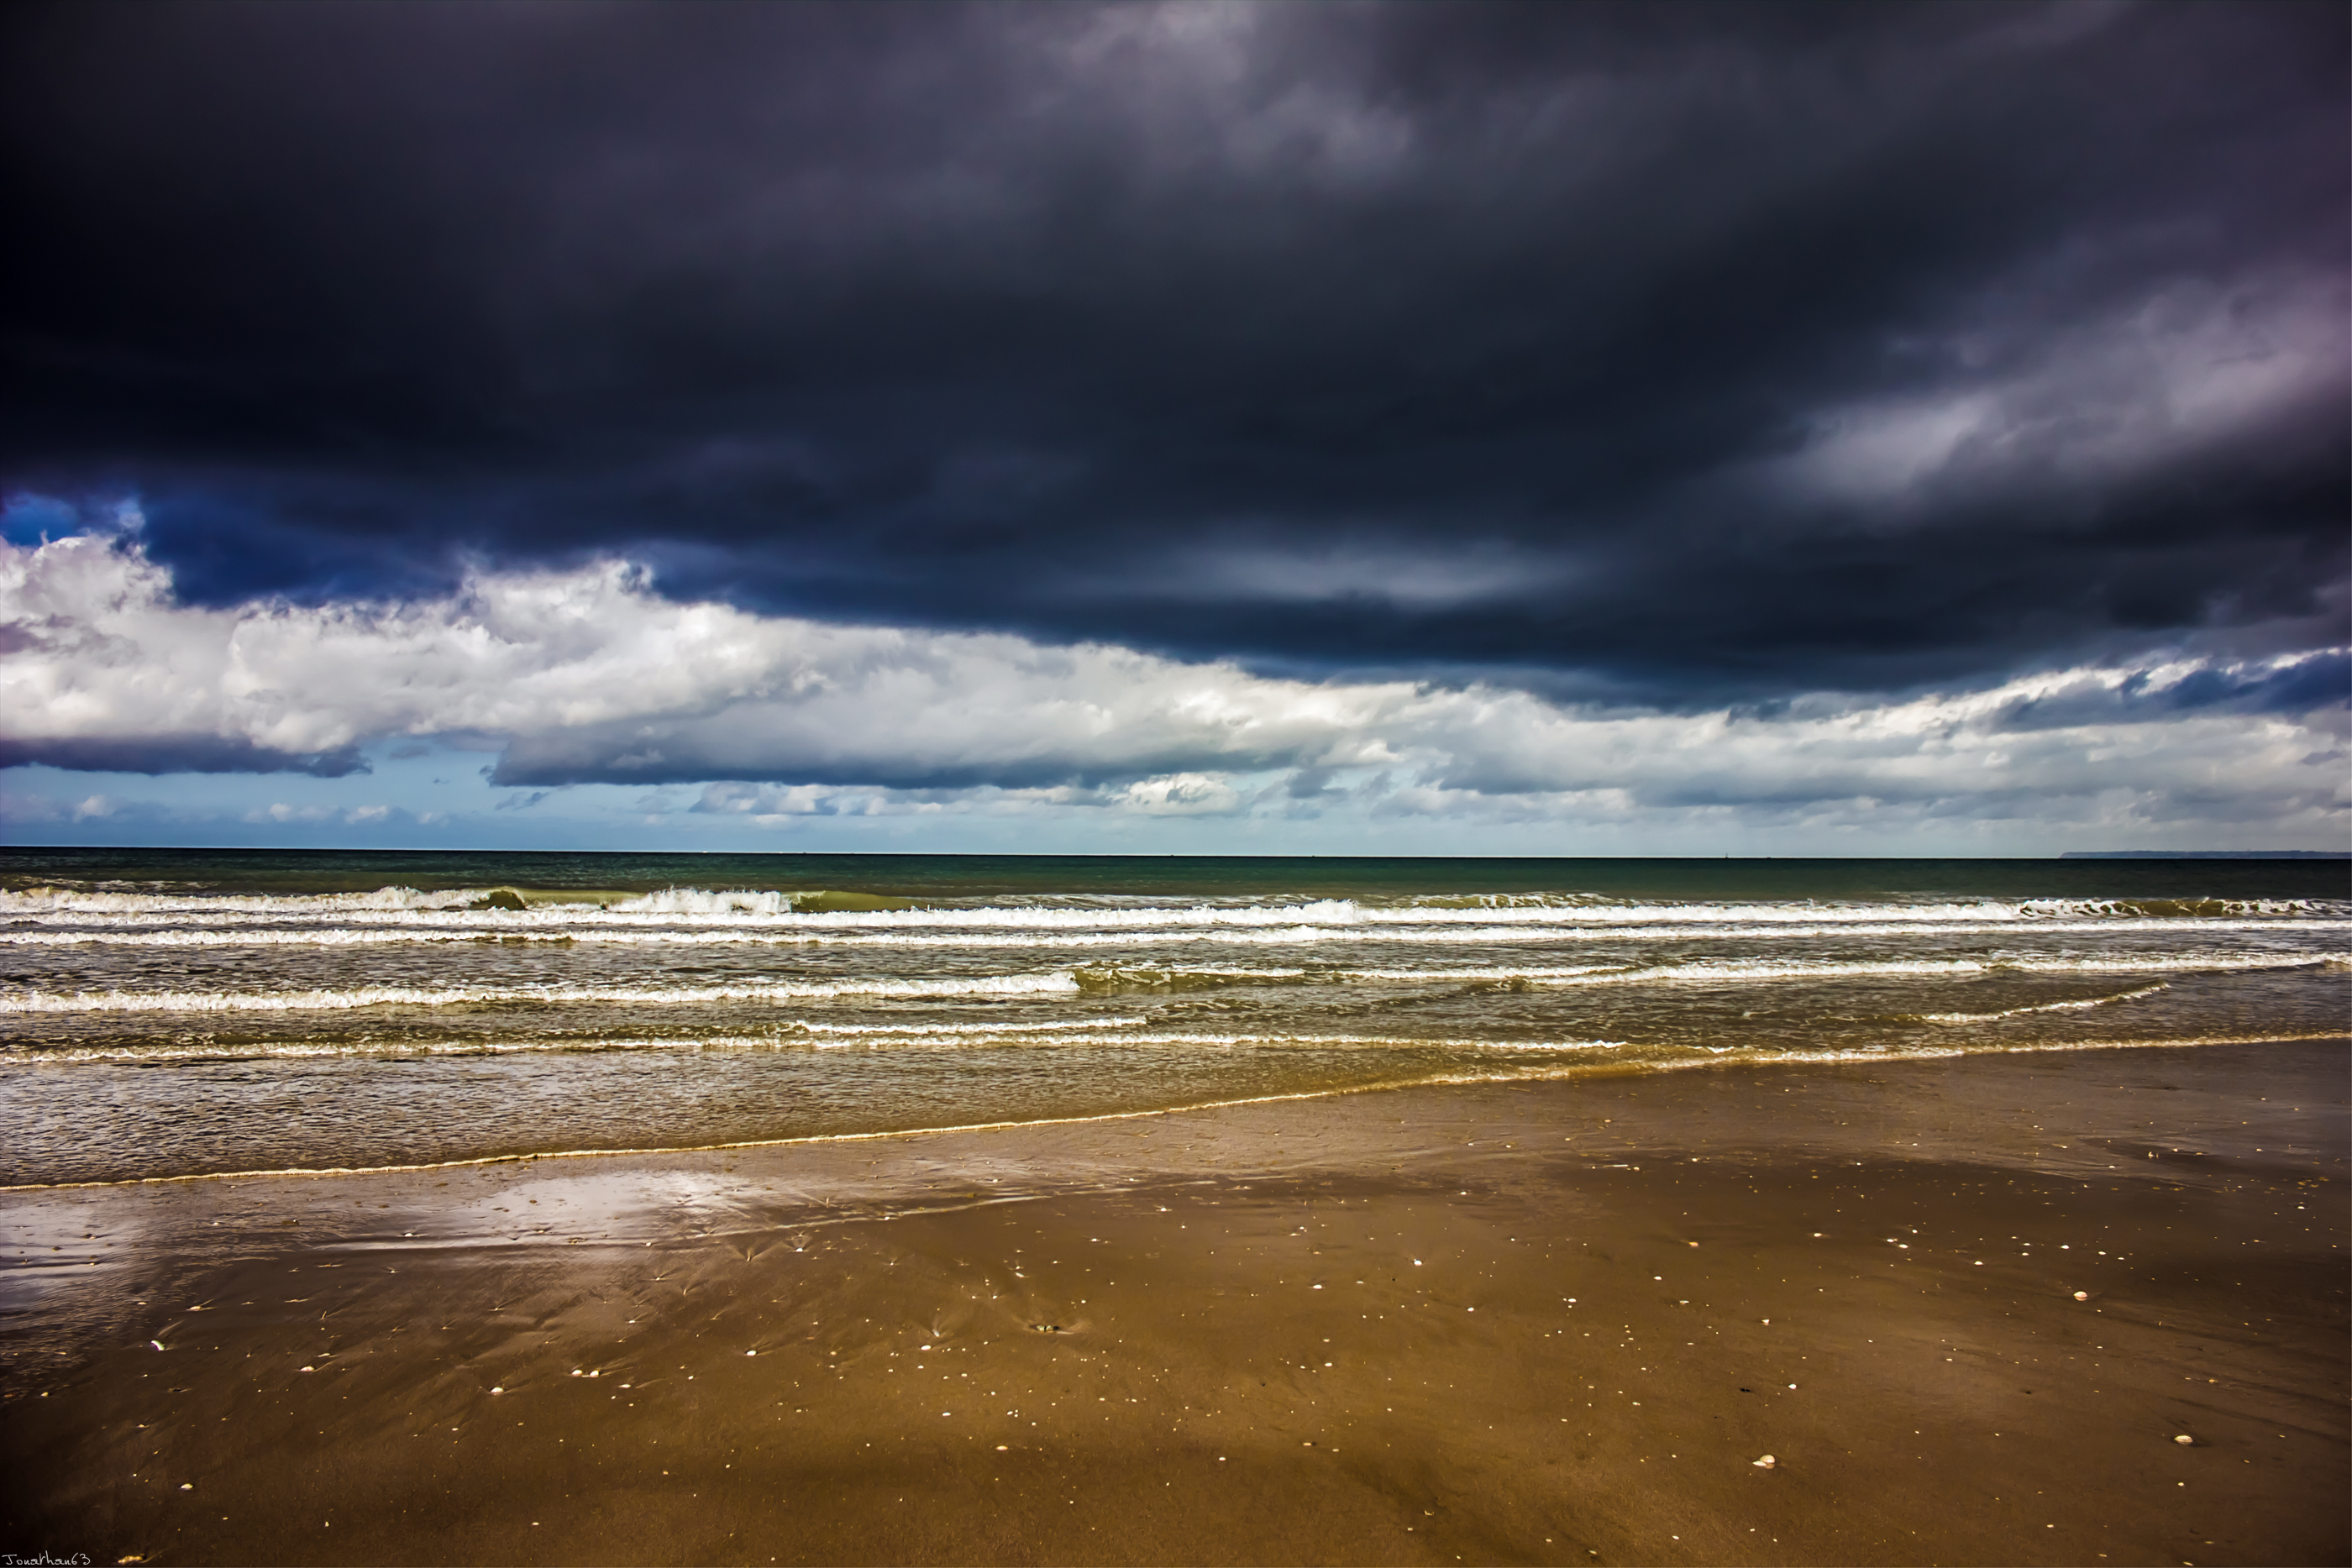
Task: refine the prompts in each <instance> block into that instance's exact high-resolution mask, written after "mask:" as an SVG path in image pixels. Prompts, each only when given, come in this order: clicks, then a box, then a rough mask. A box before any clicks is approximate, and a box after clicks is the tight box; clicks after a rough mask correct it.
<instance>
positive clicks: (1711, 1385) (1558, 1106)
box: [0, 1037, 2352, 1563]
mask: <svg viewBox="0 0 2352 1568" xmlns="http://www.w3.org/2000/svg"><path fill="white" fill-rule="evenodd" d="M2346 1060H2347V1051H2346V1048H2345V1046H2344V1045H2343V1044H2342V1043H2341V1042H2340V1037H2338V1039H2337V1040H2335V1041H2331V1042H2325V1043H2323V1042H2312V1041H2305V1042H2301V1043H2287V1044H2273V1045H2267V1046H2259V1047H2258V1046H2205V1047H2201V1048H2200V1049H2199V1050H2198V1051H2180V1050H2178V1049H2171V1048H2147V1047H2115V1046H2104V1047H2097V1048H2091V1047H2082V1046H2073V1047H2069V1048H2068V1049H2065V1050H2063V1051H2024V1052H1999V1053H1974V1054H1962V1055H1957V1056H1946V1057H1936V1058H1922V1059H1912V1060H1906V1061H1880V1062H1874V1063H1872V1062H1852V1061H1849V1062H1843V1063H1835V1064H1832V1063H1817V1064H1812V1065H1813V1071H1809V1072H1804V1073H1797V1074H1790V1073H1783V1072H1778V1071H1774V1069H1776V1068H1777V1067H1779V1066H1780V1065H1783V1064H1781V1063H1754V1062H1742V1063H1705V1064H1701V1065H1706V1066H1708V1067H1709V1068H1711V1069H1712V1071H1707V1072H1703V1073H1702V1072H1684V1071H1674V1072H1635V1073H1613V1074H1598V1073H1596V1074H1588V1075H1584V1076H1580V1077H1575V1078H1568V1079H1549V1080H1520V1081H1516V1082H1486V1083H1478V1084H1470V1085H1450V1086H1449V1085H1436V1086H1431V1085H1423V1086H1413V1087H1406V1088H1394V1089H1385V1090H1381V1091H1380V1092H1369V1091H1366V1092H1351V1093H1349V1094H1345V1095H1340V1096H1328V1095H1320V1094H1318V1095H1316V1096H1314V1097H1312V1098H1309V1099H1306V1100H1291V1099H1286V1100H1278V1101H1255V1102H1244V1103H1240V1104H1237V1105H1224V1106H1220V1107H1217V1108H1214V1109H1207V1110H1182V1111H1150V1112H1140V1113H1118V1114H1116V1115H1113V1116H1110V1117H1095V1118H1088V1119H1087V1120H1086V1121H1083V1122H1076V1123H1070V1122H1054V1123H1044V1124H1034V1123H1033V1124H1024V1125H1020V1126H1015V1127H1013V1128H1006V1129H993V1130H948V1131H938V1132H926V1133H921V1134H907V1133H887V1134H853V1135H850V1136H849V1137H847V1138H842V1137H831V1138H828V1139H827V1140H826V1141H825V1142H824V1143H821V1144H812V1143H790V1144H763V1145H752V1146H749V1147H742V1148H736V1149H721V1150H705V1151H686V1152H676V1151H672V1152H656V1153H649V1154H644V1155H637V1154H624V1155H606V1156H602V1157H601V1158H600V1159H599V1160H598V1161H597V1162H595V1163H593V1164H587V1163H583V1162H581V1161H579V1160H563V1161H562V1163H561V1164H559V1165H557V1166H553V1167H551V1166H547V1165H544V1164H542V1163H541V1162H542V1160H544V1159H548V1158H551V1156H539V1157H533V1156H520V1155H519V1156H511V1157H505V1158H502V1159H500V1160H499V1162H498V1163H495V1164H488V1165H477V1166H430V1167H425V1168H423V1169H420V1170H411V1171H408V1172H392V1173H384V1172H375V1173H361V1174H352V1175H303V1176H206V1177H197V1178H161V1179H154V1178H150V1179H148V1180H146V1181H143V1182H142V1183H140V1184H138V1185H135V1186H119V1185H118V1186H94V1187H93V1186H84V1187H73V1188H68V1187H45V1188H35V1189H18V1190H16V1191H12V1192H9V1193H7V1194H5V1196H0V1236H5V1241H6V1243H7V1244H6V1247H5V1254H6V1269H5V1273H0V1293H4V1294H5V1309H6V1311H7V1312H8V1313H9V1315H8V1316H6V1317H5V1318H4V1319H0V1324H5V1327H0V1345H5V1351H6V1355H5V1360H0V1396H5V1410H6V1412H7V1414H8V1417H9V1419H8V1420H7V1421H6V1422H5V1423H0V1427H5V1429H6V1433H7V1435H6V1436H5V1437H0V1451H5V1455H6V1458H7V1461H8V1463H9V1466H10V1469H11V1471H12V1473H13V1474H15V1475H16V1477H17V1478H18V1484H17V1486H16V1489H15V1491H16V1496H15V1499H14V1500H13V1501H11V1502H10V1503H9V1504H8V1505H7V1508H6V1518H5V1521H0V1522H5V1537H6V1539H5V1542H0V1544H5V1545H7V1546H9V1547H10V1549H12V1550H16V1551H17V1552H19V1553H20V1554H26V1553H29V1552H34V1551H40V1550H46V1551H48V1552H52V1553H54V1554H64V1553H69V1552H89V1554H90V1556H91V1558H92V1559H93V1560H99V1561H113V1560H115V1559H116V1558H119V1557H122V1556H126V1555H131V1554H134V1553H135V1554H138V1555H140V1556H142V1558H144V1559H145V1560H147V1561H151V1562H177V1561H187V1562H205V1561H211V1562H233V1561H248V1562H330V1561H400V1560H405V1561H418V1560H436V1561H450V1562H460V1561H518V1562H523V1561H550V1562H562V1561H574V1562H586V1561H604V1560H611V1561H644V1562H673V1561H674V1562H706V1561H742V1562H765V1561H769V1560H771V1559H773V1560H776V1561H842V1562H846V1561H909V1562H911V1561H943V1562H951V1561H992V1562H993V1561H1038V1562H1066V1561H1201V1562H1211V1561H1361V1562H1437V1563H1447V1562H1452V1561H1454V1559H1455V1557H1456V1556H1457V1555H1458V1556H1459V1557H1460V1558H1461V1559H1462V1560H1463V1561H1551V1562H1563V1563H1597V1562H1666V1561H1690V1562H1759V1563H1762V1562H1895V1561H1920V1562H1927V1561H1979V1562H1990V1561H2006V1562H2098V1561H2102V1560H2104V1561H2107V1562H2114V1563H2125V1562H2135V1561H2147V1562H2165V1563H2178V1562H2181V1561H2189V1562H2194V1563H2221V1562H2231V1561H2236V1562H2302V1561H2310V1562H2321V1561H2341V1560H2342V1559H2343V1557H2344V1555H2345V1553H2346V1552H2347V1548H2352V1527H2348V1526H2347V1511H2352V1510H2347V1505H2346V1503H2345V1502H2344V1500H2343V1494H2342V1488H2341V1485H2340V1482H2341V1477H2342V1475H2343V1473H2344V1469H2345V1464H2346V1459H2347V1427H2346V1419H2345V1396H2346V1395H2347V1392H2352V1378H2348V1377H2347V1356H2346V1348H2345V1329H2346V1322H2347V1312H2346V1291H2345V1262H2346V1251H2345V1248H2346V1245H2347V1241H2352V1236H2348V1235H2347V1231H2352V1209H2347V1199H2346V1193H2347V1186H2346V1177H2347V1155H2352V1151H2348V1150H2347V1145H2346V1126H2347V1107H2346V1103H2345V1064H2346ZM2280 1096H2285V1097H2286V1098H2285V1099H2284V1101H2282V1100H2281V1099H2280V1098H2279V1097H2280ZM1139 1123H1149V1124H1150V1125H1141V1126H1139V1125H1137V1124H1139ZM2298 1204H2300V1205H2303V1206H2304V1207H2300V1208H2298V1207H2296V1206H2297V1205H2298ZM518 1210H521V1211H524V1212H526V1213H533V1214H534V1218H531V1219H530V1220H528V1221H526V1220H524V1219H522V1218H520V1216H519V1215H518V1214H517V1212H516V1211H518ZM534 1211H535V1212H534ZM541 1217H543V1218H541ZM1816 1232H1819V1233H1821V1234H1819V1235H1816V1234H1815V1233H1816ZM110 1244H111V1245H110ZM2077 1244H2080V1245H2082V1246H2083V1247H2084V1249H2086V1256H2084V1257H2079V1258H2078V1257H2077V1256H2075V1253H2074V1249H2075V1247H2076V1246H2077ZM51 1247H55V1248H57V1249H58V1250H57V1251H56V1252H54V1253H51V1252H49V1251H48V1250H47V1249H49V1248H51ZM2003 1249H2006V1250H2005V1251H2004V1250H2003ZM85 1254H86V1255H87V1256H85ZM2105 1254H2112V1255H2113V1256H2112V1258H2110V1257H2107V1256H2104V1255H2105ZM1041 1260H1042V1261H1041ZM281 1286H283V1287H284V1288H283V1289H281V1288H280V1287H281ZM2077 1290H2080V1291H2084V1295H2085V1299H2084V1300H2082V1301H2077V1300H2075V1299H2074V1291H2077ZM288 1291H291V1292H292V1293H291V1294H290V1295H289V1293H288ZM671 1291H677V1294H676V1295H675V1296H673V1295H672V1294H671V1293H670V1292H671ZM1569 1298H1575V1300H1574V1301H1570V1300H1569ZM2232 1313H2236V1314H2237V1316H2236V1317H2235V1318H2232V1317H2231V1314H2232ZM1768 1318H1769V1319H1771V1320H1772V1322H1770V1323H1767V1322H1763V1321H1762V1320H1764V1319H1768ZM1856 1340H1859V1341H1860V1342H1861V1343H1855V1341H1856ZM902 1342H903V1343H902ZM156 1346H163V1347H164V1348H163V1349H161V1350H158V1349H156V1348H154V1347H156ZM927 1347H928V1348H927ZM1947 1356H1948V1357H1950V1358H1951V1359H1949V1360H1946V1359H1945V1357H1947ZM2069 1358H2071V1359H2069ZM1318 1359H1319V1360H1320V1361H1321V1362H1323V1363H1326V1364H1317V1362H1318ZM303 1368H309V1369H310V1370H308V1371H305V1370H302V1369H303ZM575 1368H577V1369H578V1370H579V1375H578V1376H577V1377H576V1378H575V1377H574V1376H573V1375H572V1373H573V1369H575ZM1768 1372H1769V1373H1770V1374H1771V1375H1770V1376H1769V1377H1768V1376H1766V1374H1767V1373H1768ZM2209 1377H2210V1378H2212V1379H2214V1381H2212V1382H2210V1383H2208V1382H2206V1381H2204V1379H2206V1378H2209ZM1788 1384H1796V1385H1799V1386H1798V1387H1796V1388H1794V1389H1791V1388H1788V1387H1786V1386H1783V1385H1788ZM918 1389H919V1390H920V1391H921V1392H920V1393H917V1392H916V1391H917V1390H918ZM1628 1389H1630V1390H1633V1392H1620V1391H1622V1390H1628ZM2028 1389H2030V1390H2032V1392H2031V1393H2028V1392H2024V1390H2028ZM492 1390H497V1392H492ZM942 1411H946V1412H950V1414H946V1415H942V1414H940V1412H942ZM1013 1411H1018V1412H1020V1414H1018V1415H1013V1414H1008V1412H1013ZM509 1422H512V1423H513V1425H512V1426H509V1425H508V1423H509ZM2184 1432H2186V1433H2188V1434H2189V1435H2190V1436H2192V1437H2193V1438H2194V1441H2193V1442H2192V1443H2191V1444H2189V1445H2179V1444H2176V1443H2174V1442H2173V1441H2172V1438H2173V1437H2176V1436H2178V1435H2179V1434H2181V1433H2184ZM1996 1433H1999V1434H2003V1435H2002V1436H1998V1437H1996V1436H1993V1435H1992V1434H1996ZM1000 1444H1001V1445H1003V1447H1001V1448H1000V1447H999V1446H998V1445H1000ZM1750 1450H1753V1451H1750ZM1768 1452H1769V1453H1771V1454H1773V1455H1774V1456H1775V1465H1774V1467H1773V1468H1771V1469H1759V1468H1758V1467H1757V1465H1756V1464H1755V1462H1754V1461H1755V1460H1756V1459H1758V1458H1760V1457H1761V1455H1763V1454H1764V1453H1768ZM671 1471H676V1472H677V1474H675V1475H672V1474H669V1473H668V1472H671ZM183 1488H185V1489H186V1490H182V1489H183ZM2045 1515H2046V1517H2045ZM224 1516H225V1517H224ZM2102 1553H2105V1557H2104V1559H2103V1558H2102V1555H2101V1554H2102Z"/></svg>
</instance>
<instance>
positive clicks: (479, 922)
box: [0, 911, 2352, 950]
mask: <svg viewBox="0 0 2352 1568" xmlns="http://www.w3.org/2000/svg"><path fill="white" fill-rule="evenodd" d="M272 918H273V919H274V918H275V917H272ZM453 918H454V917H453ZM483 920H484V915H483V914H482V913H480V912H471V911H469V912H467V914H466V915H464V916H463V923H462V924H439V923H433V924H425V923H407V924H403V925H381V926H379V925H361V924H356V923H352V922H345V923H341V924H338V925H307V926H300V927H296V928H292V929H287V928H283V927H277V928H263V927H261V926H259V925H252V926H248V925H245V924H244V923H243V922H242V921H239V922H234V923H226V924H227V925H228V928H227V929H221V928H219V925H218V924H211V925H204V926H199V927H196V928H194V929H187V928H183V929H171V930H152V929H142V928H138V927H135V926H131V925H122V926H111V925H101V926H95V927H85V928H82V929H75V930H64V931H58V930H29V931H28V930H14V931H5V930H0V946H24V947H72V946H91V945H108V946H125V947H205V948H212V947H366V946H384V945H394V944H404V943H421V944H434V943H491V942H499V943H525V944H532V943H539V944H571V945H575V946H615V947H635V946H643V947H704V946H709V947H722V946H828V947H906V948H912V949H921V948H946V949H958V950H963V949H970V950H981V949H990V948H1003V949H1021V948H1052V949H1068V948H1084V947H1135V946H1147V945H1158V946H1166V945H1173V944H1200V943H1210V944H1217V945H1223V946H1304V945H1307V944H1315V943H1329V942H1347V943H1412V944H1421V945H1427V946H1506V945H1513V946H1516V945H1523V944H1527V943H1532V942H1570V943H1587V944H1590V943H1601V942H1618V941H1643V942H1696V941H1730V940H1741V939H1748V940H1768V939H1769V940H1784V941H1793V940H1801V939H1806V938H1820V937H1840V938H1858V937H1901V938H1927V937H1934V936H1990V935H1997V934H2021V933H2020V932H2019V927H2018V925H2017V924H2016V923H2014V922H1910V921H1906V922H1881V923H1877V924H1854V925H1747V926H1742V925H1666V926H1649V925H1583V926H1570V927H1544V926H1538V925H1486V926H1454V927H1448V926H1419V925H1393V924H1391V925H1290V926H1285V927H1276V928H1244V929H1234V928H1225V927H1213V928H1209V929H1200V928H1188V927H1184V926H1172V925H1161V926H1145V927H1139V928H1136V929H1132V930H1119V931H1086V930H1080V929H1070V930H1066V931H1058V930H1057V931H1055V932H1053V933H1050V934H1026V935H1005V934H1003V933H1002V932H998V931H986V930H982V931H974V932H969V933H966V932H957V933H950V934H937V933H923V932H844V931H834V930H824V931H803V930H796V929H788V930H778V931H743V930H710V929H689V930H683V931H681V930H676V929H660V928H649V929H622V930H614V929H610V928H600V927H597V926H594V925H585V924H582V923H581V922H579V921H577V920H566V919H564V918H563V917H562V916H559V915H544V916H535V917H533V919H532V920H531V922H530V924H529V925H487V924H484V923H483ZM2279 928H2280V922H2278V921H2276V920H2210V919H2189V918H2183V919H2164V920H2158V919H2116V920H2110V921H2104V922H2101V923H2100V924H2099V925H2097V927H2096V930H2095V934H2096V935H2098V936H2113V935H2147V934H2151V933H2161V934H2164V935H2168V936H2174V937H2176V938H2177V937H2179V936H2187V935H2190V934H2199V935H2226V934H2232V933H2245V932H2252V931H2263V932H2273V933H2274V932H2276V931H2278V930H2279ZM2037 929H2038V930H2039V931H2042V932H2046V933H2048V934H2050V935H2053V936H2055V935H2061V934H2062V931H2063V929H2064V928H2062V927H2061V926H2059V925H2056V924H2054V923H2052V924H2046V925H2042V926H2041V927H2038V928H2037ZM2294 930H2295V931H2296V932H2297V933H2298V934H2310V933H2317V932H2334V931H2347V930H2352V920H2336V919H2309V920H2303V921H2298V922H2296V923H2295V925H2294ZM2086 934H2088V933H2086Z"/></svg>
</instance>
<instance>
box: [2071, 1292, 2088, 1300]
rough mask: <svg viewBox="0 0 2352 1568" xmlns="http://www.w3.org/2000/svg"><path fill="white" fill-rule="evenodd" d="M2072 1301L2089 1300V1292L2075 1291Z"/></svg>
mask: <svg viewBox="0 0 2352 1568" xmlns="http://www.w3.org/2000/svg"><path fill="white" fill-rule="evenodd" d="M2074 1299H2075V1300H2076V1301H2089V1300H2090V1299H2091V1292H2090V1291H2075V1292H2074Z"/></svg>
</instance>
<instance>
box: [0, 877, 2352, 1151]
mask: <svg viewBox="0 0 2352 1568" xmlns="http://www.w3.org/2000/svg"><path fill="white" fill-rule="evenodd" d="M2347 879H2352V867H2347V863H2346V862H2340V861H2338V862H2311V861H2305V862H2294V861H2267V862H2265V861H1928V860H1725V861H1706V860H1572V859H1521V860H1503V859H1330V858H1316V859H1304V858H1300V859H1281V858H1265V859H1259V858H1247V859H1244V858H1232V859H1223V858H1217V859H1212V858H1186V857H1157V856H1150V857H1055V856H1020V857H1014V856H956V855H922V856H896V855H789V854H780V855H646V854H588V853H576V854H575V853H544V854H541V853H499V854H460V853H394V852H226V851H158V850H145V851H65V850H56V851H47V850H44V851H34V850H16V851H5V852H0V952H4V953H5V974H0V1025H5V1034H0V1128H5V1134H6V1136H5V1141H0V1186H9V1187H26V1186H51V1185H59V1184H70V1183H108V1182H123V1181H135V1180H142V1179H152V1178H170V1177H191V1176H215V1175H224V1174H235V1173H257V1172H276V1171H321V1170H363V1169H383V1168H387V1167H415V1166H434V1165H440V1164H448V1163H456V1162H467V1161H483V1160H493V1159H503V1158H513V1157H517V1156H522V1155H572V1154H580V1153H587V1152H594V1151H618V1150H661V1149H688V1148H709V1147H716V1146H726V1145H746V1144H757V1143H764V1142H773V1141H781V1140H793V1139H817V1138H841V1137H860V1136H872V1135H876V1134H894V1133H904V1132H908V1131H914V1130H919V1129H928V1128H947V1127H971V1126H985V1125H993V1124H1012V1123H1034V1122H1047V1121H1055V1120H1068V1119H1079V1118H1087V1117H1102V1116H1113V1115H1131V1114H1149V1113H1156V1112H1163V1111H1169V1110H1174V1109H1179V1108H1182V1107H1188V1106H1201V1105H1210V1104H1217V1103H1234V1102H1240V1101H1250V1100H1264V1099H1272V1098H1280V1097H1296V1098H1312V1097H1316V1096H1326V1095H1334V1094H1341V1093H1347V1092H1354V1091H1361V1090H1366V1089H1374V1088H1380V1087H1384V1086H1391V1085H1404V1084H1412V1083H1431V1082H1496V1081H1509V1080H1515V1079H1531V1078H1548V1079H1549V1078H1564V1077H1565V1078H1573V1077H1577V1076H1580V1075H1590V1074H1624V1073H1643V1072H1661V1071H1681V1070H1690V1069H1705V1068H1706V1067H1707V1066H1709V1065H1711V1064H1714V1063H1719V1062H1727V1061H1776V1062H1787V1063H1790V1064H1792V1065H1795V1066H1798V1067H1800V1068H1801V1065H1802V1064H1803V1063H1806V1062H1814V1061H1854V1060H1863V1061H1899V1060H1902V1059H1905V1058H1916V1057H1927V1056H1944V1055H1952V1054H1958V1053H1966V1052H1974V1051H2061V1050H2075V1049H2084V1048H2095V1047H2099V1046H2114V1045H2164V1046H2178V1047H2180V1048H2183V1049H2193V1048H2195V1047H2197V1046H2199V1045H2201V1044H2214V1043H2223V1042H2228V1043H2233V1044H2243V1043H2246V1042H2254V1041H2276V1040H2311V1039H2332V1038H2341V1037H2343V1036H2345V1035H2346V1034H2347V1032H2352V1030H2347V1019H2352V1007H2347V1002H2352V988H2347V981H2352V958H2347V953H2348V952H2352V946H2347V936H2352V882H2347Z"/></svg>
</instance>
